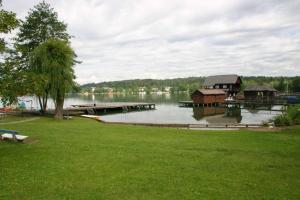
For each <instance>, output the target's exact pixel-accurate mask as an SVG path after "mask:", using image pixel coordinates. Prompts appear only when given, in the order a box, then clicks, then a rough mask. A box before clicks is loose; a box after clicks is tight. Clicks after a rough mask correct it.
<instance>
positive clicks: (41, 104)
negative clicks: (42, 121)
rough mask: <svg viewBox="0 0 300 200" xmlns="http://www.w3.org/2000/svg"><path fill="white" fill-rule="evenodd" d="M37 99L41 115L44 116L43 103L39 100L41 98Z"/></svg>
mask: <svg viewBox="0 0 300 200" xmlns="http://www.w3.org/2000/svg"><path fill="white" fill-rule="evenodd" d="M38 99H39V104H40V108H41V110H40V111H41V113H42V114H44V111H43V103H42V100H41V97H40V96H38Z"/></svg>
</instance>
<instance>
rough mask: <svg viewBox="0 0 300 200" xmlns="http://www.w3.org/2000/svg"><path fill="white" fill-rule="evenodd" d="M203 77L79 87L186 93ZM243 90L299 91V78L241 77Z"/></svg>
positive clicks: (197, 85)
mask: <svg viewBox="0 0 300 200" xmlns="http://www.w3.org/2000/svg"><path fill="white" fill-rule="evenodd" d="M204 79H205V77H189V78H175V79H162V80H160V79H134V80H123V81H110V82H101V83H89V84H85V85H82V86H81V89H82V91H89V90H90V88H91V87H95V88H96V91H98V92H102V91H101V90H105V89H106V88H113V90H114V91H123V90H126V91H129V90H130V91H137V90H138V89H139V88H145V91H151V90H152V89H153V88H157V89H159V90H164V88H167V87H171V88H172V89H171V90H172V91H187V90H194V89H198V88H200V87H201V86H202V85H203V82H204ZM242 81H243V88H244V87H246V86H247V85H254V84H258V85H268V86H272V87H274V88H275V89H277V90H279V91H286V90H289V91H297V92H299V91H300V77H299V76H298V77H265V76H257V77H254V76H245V77H242Z"/></svg>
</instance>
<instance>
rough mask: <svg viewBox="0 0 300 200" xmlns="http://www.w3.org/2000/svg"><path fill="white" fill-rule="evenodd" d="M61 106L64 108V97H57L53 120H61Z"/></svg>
mask: <svg viewBox="0 0 300 200" xmlns="http://www.w3.org/2000/svg"><path fill="white" fill-rule="evenodd" d="M63 106H64V97H58V98H57V99H56V102H55V112H54V118H55V119H62V118H63Z"/></svg>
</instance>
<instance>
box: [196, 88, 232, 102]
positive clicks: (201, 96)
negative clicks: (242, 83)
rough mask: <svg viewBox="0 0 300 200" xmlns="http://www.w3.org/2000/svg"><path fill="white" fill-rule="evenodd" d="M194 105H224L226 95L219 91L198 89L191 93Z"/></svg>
mask: <svg viewBox="0 0 300 200" xmlns="http://www.w3.org/2000/svg"><path fill="white" fill-rule="evenodd" d="M191 98H192V100H193V102H194V104H203V105H205V104H219V103H224V101H225V98H226V93H225V91H224V90H221V89H199V90H196V91H195V92H193V93H192V95H191Z"/></svg>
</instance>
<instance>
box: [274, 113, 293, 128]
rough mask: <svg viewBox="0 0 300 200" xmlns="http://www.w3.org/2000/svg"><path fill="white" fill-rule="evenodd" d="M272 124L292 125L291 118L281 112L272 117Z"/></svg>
mask: <svg viewBox="0 0 300 200" xmlns="http://www.w3.org/2000/svg"><path fill="white" fill-rule="evenodd" d="M274 124H275V125H276V126H290V125H292V120H291V119H290V118H289V116H288V115H287V114H282V115H278V116H276V117H275V118H274Z"/></svg>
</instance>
